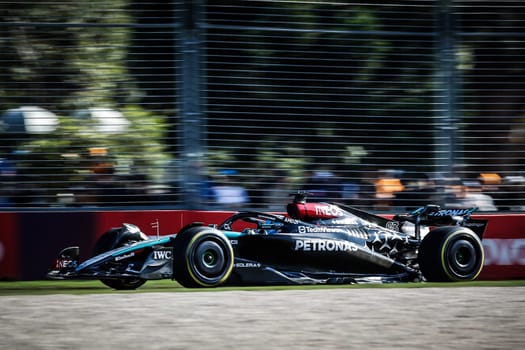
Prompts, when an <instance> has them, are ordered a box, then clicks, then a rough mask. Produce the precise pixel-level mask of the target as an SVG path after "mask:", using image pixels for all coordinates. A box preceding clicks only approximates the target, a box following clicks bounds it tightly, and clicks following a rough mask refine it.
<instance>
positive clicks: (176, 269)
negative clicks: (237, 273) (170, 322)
mask: <svg viewBox="0 0 525 350" xmlns="http://www.w3.org/2000/svg"><path fill="white" fill-rule="evenodd" d="M233 260H234V257H233V248H232V246H231V244H230V241H229V240H228V238H226V236H225V235H224V234H223V233H222V232H221V231H219V230H216V229H214V228H211V227H203V226H199V227H192V228H189V229H187V230H184V231H181V232H179V233H178V234H177V235H176V236H175V239H174V242H173V278H174V279H175V280H176V281H177V282H178V283H179V284H181V285H182V286H184V287H186V288H202V287H216V286H219V285H221V284H223V283H224V282H226V280H227V279H228V278H229V277H230V274H231V272H232V269H233Z"/></svg>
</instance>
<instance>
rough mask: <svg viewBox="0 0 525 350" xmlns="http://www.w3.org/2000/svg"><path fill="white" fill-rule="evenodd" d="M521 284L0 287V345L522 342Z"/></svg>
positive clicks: (475, 345)
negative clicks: (56, 290) (8, 292)
mask: <svg viewBox="0 0 525 350" xmlns="http://www.w3.org/2000/svg"><path fill="white" fill-rule="evenodd" d="M523 344H525V287H510V288H505V287H476V288H474V287H461V288H459V287H454V288H417V289H416V288H401V289H399V288H371V289H368V288H366V289H361V288H358V289H356V288H349V289H340V288H338V289H313V290H297V289H291V290H282V291H221V290H214V291H205V292H174V293H170V292H163V293H117V292H115V293H111V294H91V295H45V296H3V297H0V349H6V350H7V349H10V350H12V349H23V350H32V349H96V350H103V349H127V350H132V349H133V350H134V349H141V350H142V349H148V350H149V349H214V350H216V349H285V348H286V349H316V350H317V349H440V350H442V349H462V350H467V349H476V350H479V349H522V348H523Z"/></svg>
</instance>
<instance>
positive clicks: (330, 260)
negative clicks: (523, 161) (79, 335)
mask: <svg viewBox="0 0 525 350" xmlns="http://www.w3.org/2000/svg"><path fill="white" fill-rule="evenodd" d="M474 210H475V209H474V208H472V209H454V210H446V209H440V208H439V207H438V206H436V205H427V206H425V207H422V208H419V209H417V210H415V211H413V212H411V213H408V214H404V215H396V216H394V217H393V218H392V219H391V220H390V219H386V218H384V217H382V216H377V215H374V214H371V213H368V212H365V211H362V210H359V209H356V208H353V207H348V206H344V205H340V204H335V203H309V202H307V201H306V194H305V193H301V192H300V193H297V194H295V198H294V200H293V202H292V203H290V204H288V206H287V212H288V215H279V214H272V213H265V212H239V213H236V214H234V215H232V216H231V217H230V218H228V219H227V220H226V221H225V222H223V223H222V224H220V225H214V226H205V225H203V224H201V223H194V224H191V225H188V226H186V227H184V228H183V229H181V230H180V231H179V232H178V233H177V234H172V235H167V236H160V237H148V236H146V235H145V234H144V233H142V232H141V231H140V229H139V228H138V227H137V226H135V225H132V224H123V226H122V227H120V228H115V229H112V230H110V231H108V232H106V233H104V234H103V235H102V236H101V237H100V239H99V240H98V241H97V243H96V245H95V250H94V255H93V257H92V258H90V259H88V260H86V261H84V262H82V263H80V264H79V261H78V260H79V248H78V247H69V248H65V249H63V250H62V251H61V252H60V254H59V257H58V258H57V259H56V262H55V264H54V266H53V267H52V269H51V270H50V271H49V272H48V274H47V276H48V277H49V278H52V279H82V278H84V279H99V280H100V281H102V282H103V283H104V284H106V285H107V286H109V287H111V288H115V289H135V288H138V287H139V286H141V285H142V284H144V283H145V282H146V281H147V280H153V279H174V280H176V281H177V282H179V283H180V284H181V285H183V286H185V287H215V286H219V285H228V284H229V285H269V284H322V283H325V284H339V283H361V282H376V283H385V282H403V281H451V282H452V281H469V280H473V279H475V278H476V277H477V276H478V275H479V273H480V272H481V269H482V267H483V260H484V254H483V246H482V243H481V239H482V236H483V233H484V231H485V227H486V224H487V223H486V221H484V220H474V219H472V218H471V217H470V216H471V214H472V213H473V212H474Z"/></svg>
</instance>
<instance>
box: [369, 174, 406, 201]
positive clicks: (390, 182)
mask: <svg viewBox="0 0 525 350" xmlns="http://www.w3.org/2000/svg"><path fill="white" fill-rule="evenodd" d="M375 187H376V198H393V197H394V193H396V192H401V191H403V190H404V189H405V186H403V184H402V183H401V180H399V179H394V178H380V179H378V180H376V182H375Z"/></svg>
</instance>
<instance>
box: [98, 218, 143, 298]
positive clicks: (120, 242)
mask: <svg viewBox="0 0 525 350" xmlns="http://www.w3.org/2000/svg"><path fill="white" fill-rule="evenodd" d="M126 225H129V224H125V225H124V226H122V227H119V228H114V229H111V230H109V231H107V232H105V233H104V234H103V235H102V236H100V238H99V239H98V240H97V243H96V244H95V248H94V249H93V256H95V255H99V254H102V253H105V252H107V251H110V250H113V249H116V248H120V247H123V246H126V245H130V244H132V243H135V242H139V241H145V240H147V239H148V236H146V235H145V234H144V233H142V232H140V230H139V229H138V228H137V227H136V226H134V225H129V226H126ZM129 227H132V228H136V230H135V229H132V230H129V229H128V228H129ZM100 282H102V283H104V284H105V285H106V286H108V287H110V288H113V289H117V290H133V289H137V288H138V287H140V286H142V285H143V284H144V283H146V280H144V279H141V278H122V279H109V278H101V279H100Z"/></svg>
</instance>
